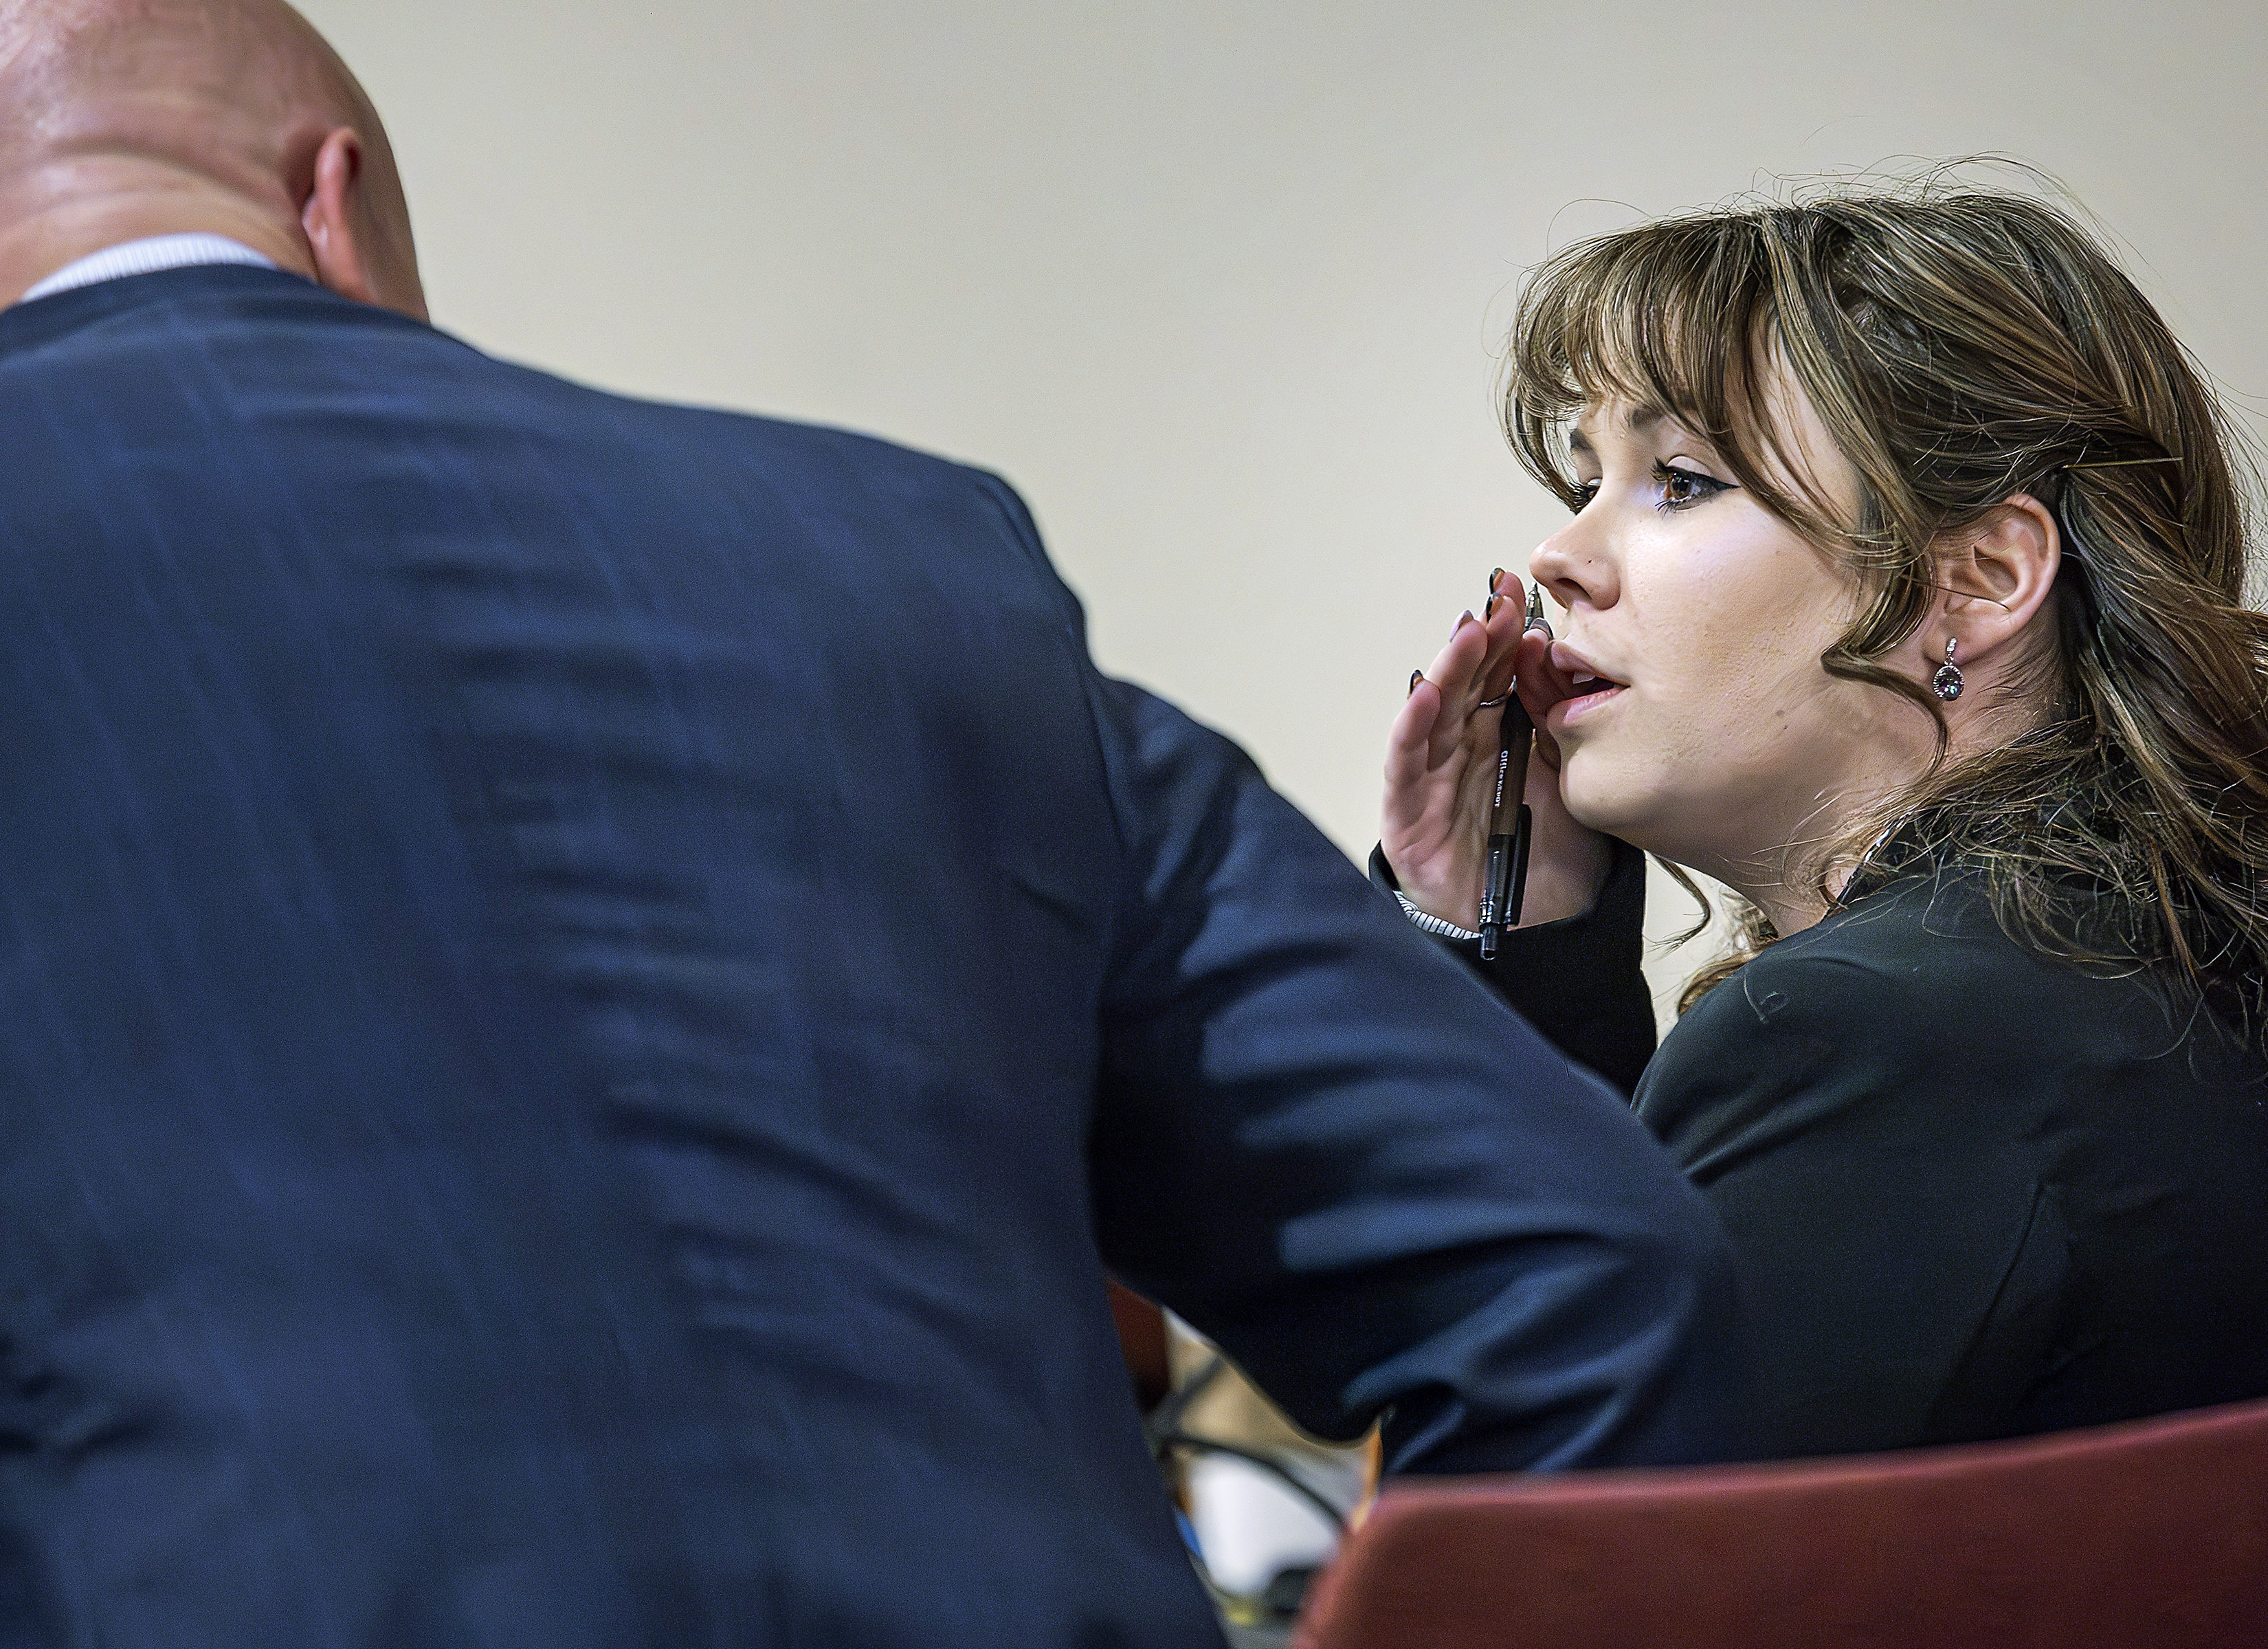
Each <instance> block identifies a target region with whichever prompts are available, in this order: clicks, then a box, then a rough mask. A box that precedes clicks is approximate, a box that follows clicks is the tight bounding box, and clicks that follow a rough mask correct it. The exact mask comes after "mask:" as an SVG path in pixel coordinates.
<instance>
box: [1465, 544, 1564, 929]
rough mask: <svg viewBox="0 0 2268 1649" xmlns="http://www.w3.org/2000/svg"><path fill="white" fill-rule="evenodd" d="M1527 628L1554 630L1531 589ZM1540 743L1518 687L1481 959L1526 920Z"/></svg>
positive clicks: (1506, 736)
mask: <svg viewBox="0 0 2268 1649" xmlns="http://www.w3.org/2000/svg"><path fill="white" fill-rule="evenodd" d="M1523 628H1524V629H1541V630H1543V632H1544V634H1546V635H1549V634H1550V632H1551V624H1550V620H1548V619H1546V618H1545V617H1544V616H1543V597H1542V595H1541V594H1540V593H1538V592H1537V590H1536V588H1535V585H1529V586H1528V622H1527V623H1526V624H1525V626H1523ZM1534 745H1535V723H1534V722H1533V721H1531V720H1529V719H1528V709H1527V707H1526V706H1525V705H1523V704H1522V703H1521V702H1520V689H1519V687H1518V685H1517V684H1516V683H1515V684H1514V686H1513V688H1511V689H1510V690H1509V691H1507V692H1506V694H1505V696H1504V722H1503V727H1502V731H1501V732H1499V734H1498V737H1497V755H1496V794H1495V797H1494V798H1493V799H1491V802H1490V804H1489V826H1488V831H1489V833H1488V858H1487V861H1486V865H1485V867H1484V870H1483V871H1482V873H1481V960H1482V961H1491V962H1492V961H1495V960H1496V952H1497V946H1498V944H1499V941H1500V940H1501V939H1503V937H1504V931H1505V929H1506V928H1509V927H1516V926H1518V925H1519V924H1520V906H1521V900H1522V899H1523V898H1524V897H1525V895H1526V894H1527V892H1528V836H1530V835H1531V834H1532V833H1533V831H1534V829H1535V815H1534V813H1531V812H1530V811H1529V810H1528V804H1527V803H1526V802H1524V801H1522V800H1521V797H1522V796H1524V795H1526V794H1527V793H1528V751H1529V750H1530V749H1531V748H1532V747H1534Z"/></svg>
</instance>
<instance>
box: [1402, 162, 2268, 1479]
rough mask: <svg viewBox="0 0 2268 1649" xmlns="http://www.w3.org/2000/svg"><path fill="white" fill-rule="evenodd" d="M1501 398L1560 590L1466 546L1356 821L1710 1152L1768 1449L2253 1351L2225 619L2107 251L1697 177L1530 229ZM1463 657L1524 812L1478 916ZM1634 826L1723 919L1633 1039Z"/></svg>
mask: <svg viewBox="0 0 2268 1649" xmlns="http://www.w3.org/2000/svg"><path fill="white" fill-rule="evenodd" d="M1506 424H1507V428H1508V430H1509V432H1510V434H1511V438H1512V441H1513V448H1514V450H1515V452H1516V453H1518V455H1519V457H1520V460H1521V463H1522V464H1523V465H1524V466H1525V467H1527V468H1528V471H1529V472H1530V473H1531V474H1532V475H1535V477H1536V478H1537V479H1538V480H1539V481H1540V482H1543V485H1545V486H1546V487H1547V488H1549V489H1550V490H1552V491H1553V492H1554V493H1556V494H1557V496H1558V497H1560V498H1561V499H1562V500H1564V501H1565V503H1566V504H1567V505H1568V506H1569V508H1570V509H1571V510H1572V511H1573V512H1574V516H1573V519H1572V521H1570V522H1569V524H1568V525H1567V526H1565V527H1564V528H1563V529H1562V530H1560V531H1559V532H1558V533H1557V534H1554V535H1553V536H1552V537H1551V538H1550V540H1548V541H1546V542H1545V543H1544V544H1543V546H1542V547H1541V548H1538V549H1537V550H1536V551H1535V556H1534V557H1533V558H1532V560H1531V562H1530V564H1529V566H1530V571H1531V573H1532V575H1533V577H1534V578H1535V580H1536V582H1537V583H1538V584H1539V585H1541V587H1542V588H1543V590H1544V591H1545V592H1547V593H1549V594H1550V595H1551V596H1552V597H1553V599H1554V600H1556V601H1557V603H1558V604H1559V605H1560V606H1561V607H1564V608H1565V615H1566V616H1565V624H1564V629H1563V633H1562V634H1561V635H1560V636H1559V637H1557V638H1556V639H1553V638H1551V637H1548V636H1546V635H1544V634H1543V633H1541V632H1540V631H1539V630H1536V629H1524V628H1523V619H1522V615H1521V606H1522V603H1521V600H1520V599H1519V597H1520V594H1521V592H1520V591H1519V590H1518V589H1517V588H1516V587H1515V586H1514V581H1513V580H1512V579H1511V578H1508V577H1506V578H1503V579H1502V580H1501V581H1500V582H1499V581H1495V580H1492V581H1491V591H1492V592H1493V594H1492V596H1491V600H1490V602H1489V608H1488V611H1487V612H1486V613H1484V615H1482V616H1481V617H1480V618H1478V619H1476V620H1473V621H1472V622H1465V623H1461V624H1460V626H1459V629H1458V630H1457V633H1456V635H1455V637H1454V639H1453V640H1452V641H1451V642H1450V643H1449V644H1448V646H1447V648H1446V649H1445V650H1444V651H1443V652H1442V654H1441V656H1440V658H1439V659H1436V660H1435V661H1434V662H1433V664H1432V666H1430V667H1429V668H1428V669H1427V671H1426V672H1425V676H1424V678H1423V679H1422V680H1419V681H1418V682H1417V683H1416V684H1415V685H1414V687H1413V689H1412V691H1411V693H1410V699H1409V702H1408V704H1407V706H1406V707H1405V709H1404V710H1403V713H1402V715H1401V716H1400V718H1398V719H1397V720H1396V722H1395V727H1394V732H1393V734H1392V739H1391V744H1390V748H1389V753H1388V791H1387V802H1386V808H1385V817H1384V828H1383V830H1382V833H1381V852H1380V856H1379V858H1377V859H1376V860H1375V861H1374V870H1375V872H1376V873H1377V874H1378V876H1379V878H1380V880H1381V881H1383V882H1385V883H1386V884H1387V885H1388V886H1390V887H1395V889H1396V891H1398V893H1399V894H1401V896H1402V897H1403V902H1404V904H1405V907H1406V908H1407V909H1409V910H1410V914H1411V915H1412V917H1413V919H1417V920H1419V921H1420V922H1421V924H1423V925H1425V926H1427V927H1428V928H1430V929H1431V930H1432V931H1436V932H1440V933H1442V934H1443V935H1444V937H1445V939H1447V942H1449V943H1451V944H1454V945H1458V946H1462V948H1465V949H1467V950H1469V951H1474V952H1475V955H1474V961H1475V965H1476V967H1482V968H1483V971H1484V974H1485V975H1486V976H1487V977H1488V978H1489V979H1490V980H1491V983H1494V984H1495V985H1496V986H1497V987H1498V988H1499V990H1502V991H1503V992H1504V994H1505V995H1506V997H1509V998H1510V999H1511V1000H1512V1001H1513V1003H1514V1004H1515V1005H1518V1006H1521V1008H1522V1009H1523V1010H1524V1011H1526V1012H1528V1013H1529V1015H1530V1017H1531V1018H1533V1019H1534V1020H1535V1022H1536V1023H1537V1024H1538V1026H1539V1027H1541V1028H1543V1030H1544V1031H1545V1032H1546V1034H1550V1035H1551V1036H1553V1037H1554V1038H1555V1040H1557V1042H1559V1044H1560V1046H1561V1047H1562V1048H1564V1049H1566V1050H1567V1051H1568V1052H1570V1053H1571V1054H1572V1055H1574V1056H1577V1057H1578V1058H1581V1059H1583V1060H1585V1061H1587V1063H1589V1064H1592V1065H1594V1067H1595V1068H1597V1069H1599V1070H1601V1071H1602V1072H1604V1073H1605V1074H1607V1075H1609V1076H1610V1077H1613V1078H1616V1079H1618V1080H1620V1081H1622V1082H1623V1083H1624V1085H1625V1086H1634V1087H1635V1096H1634V1097H1635V1102H1636V1104H1637V1107H1638V1111H1639V1114H1640V1115H1642V1116H1643V1117H1644V1119H1645V1120H1646V1122H1647V1123H1648V1124H1649V1125H1650V1126H1651V1127H1652V1128H1653V1130H1655V1132H1656V1133H1657V1135H1658V1136H1659V1137H1661V1139H1662V1140H1663V1142H1664V1143H1665V1145H1668V1148H1669V1149H1670V1150H1671V1151H1672V1152H1674V1153H1675V1155H1676V1156H1677V1157H1678V1159H1680V1161H1681V1162H1682V1163H1683V1165H1684V1167H1685V1168H1686V1169H1687V1171H1688V1172H1689V1174H1690V1175H1691V1176H1692V1177H1693V1178H1694V1179H1695V1181H1696V1182H1698V1183H1699V1184H1700V1185H1701V1186H1702V1187H1703V1188H1704V1189H1705V1191H1706V1192H1707V1194H1708V1195H1709V1196H1711V1198H1712V1200H1713V1201H1714V1203H1715V1204H1716V1205H1717V1207H1718V1209H1719V1212H1720V1213H1721V1214H1722V1216H1723V1217H1724V1218H1725V1220H1726V1223H1727V1226H1728V1227H1729V1228H1730V1229H1731V1231H1732V1233H1733V1235H1734V1240H1735V1243H1736V1245H1737V1247H1738V1248H1739V1249H1740V1250H1741V1253H1742V1262H1743V1265H1744V1267H1745V1270H1746V1284H1747V1288H1748V1292H1749V1305H1750V1308H1751V1310H1752V1312H1753V1314H1754V1317H1755V1326H1756V1329H1757V1331H1758V1335H1759V1336H1760V1340H1761V1343H1762V1345H1763V1348H1764V1352H1763V1357H1764V1366H1763V1369H1762V1371H1761V1372H1762V1373H1763V1376H1764V1390H1765V1397H1766V1402H1767V1409H1768V1416H1767V1419H1768V1424H1769V1426H1770V1428H1771V1445H1772V1447H1773V1448H1774V1450H1775V1451H1776V1452H1778V1453H1783V1454H1820V1453H1830V1452H1837V1451H1843V1450H1855V1449H1868V1448H1882V1447H1900V1446H1905V1445H1911V1444H1920V1443H1928V1442H1939V1441H1954V1440H1962V1439H1977V1438H1987V1437H1999V1436H2008V1435H2014V1434H2019V1433H2023V1432H2037V1431H2044V1430H2050V1429H2054V1428H2058V1427H2062V1426H2066V1425H2076V1424H2089V1423H2095V1422H2100V1421H2108V1420H2113V1419H2118V1418H2124V1417H2131V1416H2137V1415H2141V1414H2147V1413H2154V1412H2159V1411H2163V1410H2172V1409H2179V1408H2185V1407H2191V1406H2196V1405H2199V1404H2204V1403H2208V1402H2217V1401H2222V1400H2228V1399H2234V1398H2237V1397H2242V1396H2247V1395H2260V1394H2264V1393H2268V1053H2264V1048H2268V1023H2264V1012H2263V981H2264V979H2268V620H2264V619H2263V618H2262V617H2261V616H2260V615H2257V614H2255V613H2253V612H2251V611H2250V610H2249V609H2248V608H2247V607H2245V605H2244V593H2245V592H2244V588H2243V582H2244V575H2245V567H2246V554H2245V550H2246V545H2245V531H2246V521H2245V510H2244V507H2243V496H2242V490H2241V489H2240V487H2239V485H2238V482H2237V478H2236V475H2235V471H2234V469H2233V467H2232V464H2231V461H2230V457H2229V452H2228V439H2227V437H2226V433H2225V430H2224V419H2223V417H2222V415H2221V414H2220V410H2219V409H2218V407H2217V406H2216V403H2215V401H2214V398H2213V394H2212V391H2211V389H2210V388H2209V386H2208V385H2207V383H2206V381H2205V378H2204V376H2203V374H2202V373H2201V372H2199V371H2198V368H2197V367H2196V366H2195V365H2194V364H2192V363H2191V360H2190V358H2189V357H2188V356H2187V354H2186V353H2185V352H2184V351H2183V349H2182V347H2181V345H2180V344H2179V343H2178V342H2176V340H2175V339H2174V338H2173V336H2172V335H2170V334H2169V332H2168V330H2167V328H2166V327H2165V325H2164V323H2163V322H2162V321H2161V320H2160V318H2159V316H2158V314H2157V313H2156V312H2155V310H2154V308H2153V307H2152V306H2151V305H2150V304H2149V302H2148V301H2147V299H2146V298H2144V297H2143V296H2142V294H2141V293H2140V292H2139V291H2137V290H2136V288H2135V287H2134V285H2133V284H2132V283H2131V282H2130V281H2128V280H2127V279H2126V278H2125V276H2123V275H2122V274H2121V273H2120V272H2119V271H2118V269H2117V267H2116V265H2115V264H2114V263H2113V262H2112V261H2111V260H2110V258H2109V257H2108V256H2107V255H2106V254H2104V252H2103V251H2102V249H2101V248H2100V247H2098V246H2097V244H2096V243H2095V240H2094V239H2093V238H2092V237H2091V236H2090V235H2089V234H2088V233H2087V232H2084V231H2083V230H2081V229H2080V227H2079V226H2078V225H2076V224H2075V223H2074V222H2073V220H2072V219H2071V218H2070V217H2068V216H2066V214H2064V213H2063V212H2061V211H2059V210H2056V209H2054V208H2053V207H2051V206H2049V205H2046V204H2043V203H2042V202H2039V201H2036V200H2034V199H2031V198H2029V197H2025V196H2021V195H2010V194H2003V193H1997V192H1988V191H1979V190H1975V189H1964V188H1957V187H1949V186H1947V185H1944V184H1942V183H1924V184H1921V185H1918V186H1915V187H1912V188H1904V189H1889V190H1850V189H1843V190H1837V191H1835V192H1831V193H1828V194H1825V195H1821V196H1819V197H1816V198H1814V199H1810V200H1808V201H1804V202H1798V203H1793V204H1775V205H1768V206H1762V207H1757V208H1754V209H1748V210H1717V211H1711V212H1705V213H1701V214H1697V215H1694V216H1690V217H1681V218H1676V219H1672V220H1668V221H1663V222H1657V223H1653V224H1648V225H1643V226H1641V227H1639V228H1637V229H1633V230H1631V231H1628V232H1623V233H1619V234H1615V235H1610V236H1607V237H1604V238H1602V239H1596V240H1593V241H1588V242H1586V243H1584V244H1581V245H1579V246H1576V247H1572V248H1570V249H1569V250H1567V251H1565V252H1564V253H1562V254H1558V255H1557V256H1556V257H1555V258H1553V259H1552V260H1550V261H1549V262H1547V263H1546V264H1544V265H1543V267H1542V268H1541V269H1539V270H1538V271H1537V272H1536V273H1535V276H1533V277H1532V278H1531V279H1530V281H1529V283H1528V285H1527V287H1526V289H1525V291H1524V292H1523V294H1522V298H1521V304H1520V306H1519V310H1518V315H1517V319H1516V321H1515V323H1514V330H1513V339H1512V347H1511V351H1510V359H1509V369H1508V381H1507V390H1506ZM1508 689H1509V690H1512V691H1515V692H1516V693H1517V695H1518V696H1519V700H1520V702H1521V704H1522V705H1524V706H1525V708H1526V709H1527V710H1528V713H1529V714H1530V715H1532V717H1533V718H1534V719H1535V724H1536V727H1537V745H1536V748H1537V754H1538V755H1539V757H1540V758H1541V759H1540V760H1538V761H1537V762H1535V763H1534V764H1533V765H1532V767H1531V770H1530V782H1529V785H1528V802H1529V804H1530V806H1531V807H1532V808H1533V809H1534V814H1535V835H1534V849H1533V862H1532V868H1531V872H1530V875H1529V880H1528V894H1527V900H1526V905H1525V909H1524V910H1523V913H1522V914H1523V925H1522V926H1521V928H1520V929H1519V930H1518V931H1514V932H1512V933H1509V934H1507V935H1506V942H1505V944H1504V946H1503V949H1502V952H1501V953H1500V954H1499V956H1498V957H1497V959H1496V960H1495V961H1493V962H1491V963H1489V964H1486V965H1483V964H1481V963H1480V961H1479V959H1478V956H1477V953H1476V946H1474V945H1473V943H1472V941H1471V939H1469V938H1460V937H1459V936H1460V935H1469V932H1470V930H1472V929H1473V928H1474V927H1475V926H1476V910H1477V908H1478V902H1479V894H1480V888H1479V883H1480V875H1481V861H1480V855H1481V846H1480V843H1481V839H1482V836H1483V835H1484V827H1483V824H1482V819H1483V816H1484V813H1485V810H1486V808H1487V806H1488V801H1489V798H1488V795H1487V789H1488V784H1489V780H1490V777H1491V772H1492V770H1493V764H1494V761H1495V757H1496V753H1497V749H1498V740H1499V726H1498V718H1499V713H1500V712H1499V710H1496V709H1493V708H1491V707H1490V705H1489V701H1491V700H1492V699H1494V698H1496V697H1497V696H1499V695H1501V694H1503V693H1505V692H1506V691H1507V690H1508ZM1642 851H1643V852H1652V853H1654V854H1657V855H1659V856H1661V858H1664V859H1665V860H1667V861H1668V862H1669V863H1670V864H1672V865H1676V866H1683V867H1687V868H1690V869H1691V870H1696V871H1699V872H1705V873H1706V874H1707V875H1709V876H1712V877H1714V878H1716V879H1718V880H1721V881H1722V882H1724V883H1725V884H1727V886H1728V887H1730V888H1732V889H1733V890H1734V894H1736V895H1737V902H1738V909H1739V911H1740V913H1741V915H1742V919H1743V926H1744V929H1745V931H1746V934H1747V939H1746V940H1745V942H1744V943H1743V944H1742V946H1741V947H1740V949H1739V950H1738V952H1737V953H1735V954H1734V955H1733V956H1731V957H1729V958H1727V959H1726V960H1725V961H1722V962H1720V963H1719V964H1718V965H1716V966H1713V967H1712V968H1707V969H1705V971H1704V972H1703V974H1702V975H1701V976H1700V977H1698V978H1697V980H1696V981H1695V982H1694V984H1693V986H1692V987H1691V988H1690V990H1689V991H1688V993H1687V996H1686V999H1685V1002H1684V1004H1683V1016H1682V1018H1681V1020H1680V1021H1679V1023H1678V1025H1677V1026H1676V1027H1675V1029H1674V1030H1673V1031H1672V1032H1671V1033H1670V1034H1669V1035H1668V1037H1667V1038H1666V1039H1664V1041H1663V1042H1662V1044H1661V1048H1660V1049H1659V1050H1658V1051H1655V1050H1654V1049H1653V1023H1652V1019H1651V1015H1650V1011H1649V1007H1648V1003H1647V997H1646V990H1645V986H1644V983H1643V982H1642V980H1641V979H1640V978H1639V976H1638V950H1639V938H1638V917H1639V909H1640V905H1641V902H1642V887H1643V878H1644V864H1643V860H1642V858H1641V852H1642ZM1649 1054H1650V1055H1651V1058H1650V1059H1649V1058H1648V1056H1649Z"/></svg>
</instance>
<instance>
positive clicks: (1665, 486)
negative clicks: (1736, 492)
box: [1653, 460, 1733, 510]
mask: <svg viewBox="0 0 2268 1649" xmlns="http://www.w3.org/2000/svg"><path fill="white" fill-rule="evenodd" d="M1653 478H1654V480H1655V481H1656V482H1660V483H1661V503H1660V504H1656V505H1655V506H1654V508H1656V509H1658V510H1683V509H1687V508H1690V506H1692V505H1694V504H1700V503H1704V502H1705V501H1706V500H1708V499H1711V498H1713V497H1716V496H1717V495H1718V494H1719V493H1720V492H1730V491H1731V490H1733V483H1732V482H1729V481H1719V480H1718V479H1717V478H1716V477H1715V476H1714V475H1702V474H1701V473H1700V472H1699V471H1698V470H1692V469H1672V468H1671V467H1669V466H1668V465H1667V464H1665V463H1662V462H1661V461H1660V460H1656V461H1655V463H1654V466H1653ZM1676 487H1684V488H1686V489H1688V490H1687V491H1686V493H1685V495H1684V496H1683V497H1676V496H1675V495H1674V494H1673V493H1672V491H1671V489H1673V488H1676Z"/></svg>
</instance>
